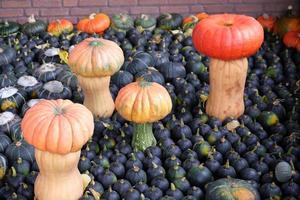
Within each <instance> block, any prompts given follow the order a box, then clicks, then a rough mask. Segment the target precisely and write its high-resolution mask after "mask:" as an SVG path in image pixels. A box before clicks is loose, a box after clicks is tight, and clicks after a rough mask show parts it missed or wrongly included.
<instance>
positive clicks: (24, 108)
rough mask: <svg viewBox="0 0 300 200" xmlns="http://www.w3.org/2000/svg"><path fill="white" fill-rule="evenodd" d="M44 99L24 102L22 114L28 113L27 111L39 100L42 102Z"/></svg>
mask: <svg viewBox="0 0 300 200" xmlns="http://www.w3.org/2000/svg"><path fill="white" fill-rule="evenodd" d="M41 100H42V99H30V100H29V101H27V102H26V103H24V104H23V106H22V109H21V116H22V117H23V116H24V115H25V113H26V111H27V110H28V109H29V108H31V107H32V106H34V105H35V104H37V103H38V102H40V101H41Z"/></svg>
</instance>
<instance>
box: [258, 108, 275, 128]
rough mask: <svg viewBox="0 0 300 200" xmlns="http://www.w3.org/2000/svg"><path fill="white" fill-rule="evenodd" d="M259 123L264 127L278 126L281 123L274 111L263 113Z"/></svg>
mask: <svg viewBox="0 0 300 200" xmlns="http://www.w3.org/2000/svg"><path fill="white" fill-rule="evenodd" d="M259 122H260V123H261V124H262V125H263V126H264V127H270V126H274V125H276V124H277V123H278V122H279V118H278V116H277V115H276V114H275V113H274V112H272V111H262V112H261V113H260V116H259Z"/></svg>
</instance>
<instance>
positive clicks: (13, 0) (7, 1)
mask: <svg viewBox="0 0 300 200" xmlns="http://www.w3.org/2000/svg"><path fill="white" fill-rule="evenodd" d="M30 6H31V1H30V0H18V1H17V0H3V1H2V7H3V8H28V7H30Z"/></svg>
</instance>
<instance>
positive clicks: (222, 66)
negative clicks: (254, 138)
mask: <svg viewBox="0 0 300 200" xmlns="http://www.w3.org/2000/svg"><path fill="white" fill-rule="evenodd" d="M192 39H193V43H194V46H195V48H196V49H197V50H198V51H199V52H201V53H203V54H206V55H207V56H210V57H212V59H210V65H209V81H210V91H209V96H208V100H207V104H206V113H207V114H209V115H211V116H214V117H217V118H219V119H220V120H224V119H225V118H227V117H239V116H240V115H242V114H243V112H244V109H245V108H244V100H243V95H244V87H245V82H246V75H247V68H248V61H247V58H246V57H247V56H250V55H252V54H254V53H255V52H256V51H257V50H258V49H259V47H260V46H261V44H262V42H263V39H264V30H263V28H262V26H261V25H260V23H259V22H258V21H256V20H255V19H254V18H252V17H248V16H245V15H234V14H218V15H210V16H209V17H208V18H205V19H203V20H201V21H200V22H199V23H198V24H197V25H196V27H195V28H194V31H193V35H192Z"/></svg>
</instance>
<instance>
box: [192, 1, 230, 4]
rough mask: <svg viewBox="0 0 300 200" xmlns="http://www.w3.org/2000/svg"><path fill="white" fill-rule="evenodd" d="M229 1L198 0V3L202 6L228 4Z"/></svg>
mask: <svg viewBox="0 0 300 200" xmlns="http://www.w3.org/2000/svg"><path fill="white" fill-rule="evenodd" d="M226 2H227V0H197V3H201V4H204V5H205V4H216V3H220V4H222V3H226Z"/></svg>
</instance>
